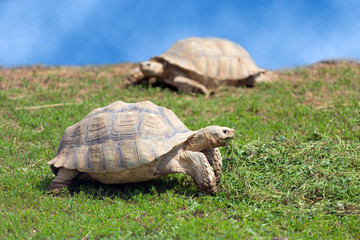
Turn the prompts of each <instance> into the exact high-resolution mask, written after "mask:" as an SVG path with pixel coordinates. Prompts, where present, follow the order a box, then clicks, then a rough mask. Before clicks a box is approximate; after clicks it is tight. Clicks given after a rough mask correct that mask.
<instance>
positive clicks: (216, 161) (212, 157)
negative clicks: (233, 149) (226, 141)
mask: <svg viewBox="0 0 360 240" xmlns="http://www.w3.org/2000/svg"><path fill="white" fill-rule="evenodd" d="M201 152H203V153H204V154H205V156H206V158H207V160H208V161H209V163H210V165H211V167H212V168H213V169H214V173H215V177H216V181H217V182H218V181H220V178H221V172H222V157H221V153H220V150H219V149H217V148H206V149H204V150H202V151H201Z"/></svg>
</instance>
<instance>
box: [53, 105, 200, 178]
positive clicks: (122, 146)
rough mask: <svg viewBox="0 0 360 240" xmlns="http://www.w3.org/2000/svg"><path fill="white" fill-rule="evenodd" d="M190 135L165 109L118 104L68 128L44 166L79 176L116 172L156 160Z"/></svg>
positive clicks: (94, 113) (98, 111)
mask: <svg viewBox="0 0 360 240" xmlns="http://www.w3.org/2000/svg"><path fill="white" fill-rule="evenodd" d="M194 134H195V132H192V131H190V130H189V129H188V128H187V127H186V126H185V125H184V124H183V123H182V122H181V121H180V120H179V119H178V118H177V117H176V115H175V114H174V113H173V112H172V111H171V110H169V109H166V108H163V107H159V106H157V105H155V104H153V103H151V102H149V101H145V102H139V103H125V102H122V101H118V102H114V103H112V104H110V105H108V106H106V107H103V108H97V109H95V110H93V111H92V112H90V113H89V114H88V115H87V116H86V117H85V118H84V119H82V120H81V121H80V122H78V123H76V124H75V125H73V126H70V127H68V128H67V129H66V131H65V134H64V135H63V137H62V139H61V141H60V144H59V148H58V151H57V154H56V157H55V158H54V159H53V160H51V161H49V162H48V164H49V165H51V166H54V167H55V168H60V167H64V168H67V169H77V170H78V171H80V172H90V173H105V172H120V171H123V170H126V169H133V168H137V167H139V166H142V165H144V164H148V163H150V162H152V161H154V160H156V159H159V158H160V157H161V156H163V155H164V154H166V153H168V152H169V151H171V150H172V149H173V148H175V147H176V146H179V145H180V144H182V143H183V142H185V141H186V140H187V139H188V138H190V137H191V136H193V135H194Z"/></svg>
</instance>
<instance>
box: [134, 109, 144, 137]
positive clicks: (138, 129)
mask: <svg viewBox="0 0 360 240" xmlns="http://www.w3.org/2000/svg"><path fill="white" fill-rule="evenodd" d="M138 120H139V121H138V125H137V126H136V130H137V134H136V136H139V135H140V133H141V128H142V125H143V122H144V121H143V120H144V112H143V111H139V115H138Z"/></svg>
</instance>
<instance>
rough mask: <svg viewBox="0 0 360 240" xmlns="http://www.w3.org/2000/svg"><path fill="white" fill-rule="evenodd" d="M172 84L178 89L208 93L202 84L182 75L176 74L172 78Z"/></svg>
mask: <svg viewBox="0 0 360 240" xmlns="http://www.w3.org/2000/svg"><path fill="white" fill-rule="evenodd" d="M173 85H175V87H177V88H178V89H180V90H182V91H184V92H188V93H189V92H195V93H196V92H200V93H204V94H206V95H207V94H208V93H209V90H208V89H207V88H206V87H205V86H204V85H202V84H200V83H199V82H197V81H194V80H192V79H190V78H187V77H184V76H176V77H175V78H174V82H173Z"/></svg>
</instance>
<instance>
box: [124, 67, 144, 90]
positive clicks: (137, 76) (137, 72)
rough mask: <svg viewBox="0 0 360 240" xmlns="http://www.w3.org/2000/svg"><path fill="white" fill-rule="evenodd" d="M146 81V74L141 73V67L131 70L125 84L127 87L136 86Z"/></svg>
mask: <svg viewBox="0 0 360 240" xmlns="http://www.w3.org/2000/svg"><path fill="white" fill-rule="evenodd" d="M143 80H145V76H144V73H143V72H142V71H141V69H140V66H136V67H135V68H133V69H131V70H130V71H129V73H128V74H127V75H126V76H125V78H124V82H125V85H126V86H130V85H134V84H137V83H140V82H142V81H143Z"/></svg>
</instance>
